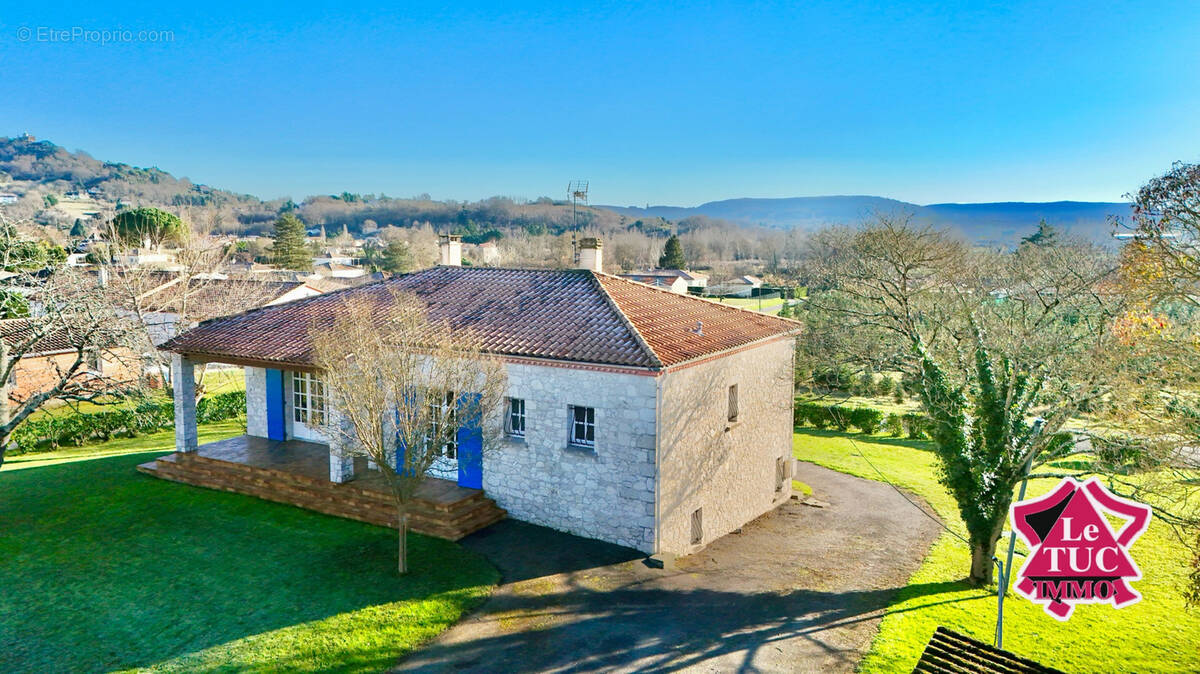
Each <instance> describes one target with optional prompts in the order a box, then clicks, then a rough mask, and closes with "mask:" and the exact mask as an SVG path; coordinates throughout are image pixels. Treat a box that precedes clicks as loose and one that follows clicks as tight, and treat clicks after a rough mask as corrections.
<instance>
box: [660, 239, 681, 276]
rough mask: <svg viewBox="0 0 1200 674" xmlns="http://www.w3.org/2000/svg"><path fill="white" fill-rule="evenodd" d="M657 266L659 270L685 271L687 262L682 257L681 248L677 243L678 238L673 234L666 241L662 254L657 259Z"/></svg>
mask: <svg viewBox="0 0 1200 674" xmlns="http://www.w3.org/2000/svg"><path fill="white" fill-rule="evenodd" d="M658 266H659V268H660V269H686V268H687V260H686V259H684V257H683V246H682V245H681V244H680V243H679V237H678V236H675V235H674V234H672V235H671V238H669V239H667V245H666V246H663V254H662V256H661V257H659V258H658Z"/></svg>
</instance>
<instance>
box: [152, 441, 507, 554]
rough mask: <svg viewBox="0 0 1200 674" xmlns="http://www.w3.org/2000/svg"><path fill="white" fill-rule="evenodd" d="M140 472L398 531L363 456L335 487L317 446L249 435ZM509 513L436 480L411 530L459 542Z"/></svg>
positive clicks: (382, 486) (416, 506)
mask: <svg viewBox="0 0 1200 674" xmlns="http://www.w3.org/2000/svg"><path fill="white" fill-rule="evenodd" d="M138 470H139V471H141V472H143V473H146V474H147V475H153V476H155V477H159V478H163V479H165V480H172V481H174V482H182V483H185V484H190V485H194V486H198V487H207V488H209V489H219V490H222V491H231V492H236V493H239V494H247V495H249V496H256V497H258V498H261V499H265V500H267V501H275V502H278V503H287V504H290V505H294V506H298V507H301V508H307V509H309V510H315V511H317V512H321V513H325V514H327V515H335V516H337V517H345V518H347V519H352V520H358V521H360V522H369V523H371V524H379V525H383V526H389V527H392V528H395V527H396V508H395V506H394V505H393V503H392V496H391V494H390V493H389V492H388V488H387V485H386V483H385V482H384V479H383V477H382V475H380V473H379V471H376V470H369V469H368V468H367V461H366V458H364V457H357V458H356V459H355V464H354V474H355V478H354V479H353V480H352V481H350V482H345V483H342V484H337V483H334V482H330V481H329V448H328V447H327V446H325V445H322V444H317V443H314V442H303V441H301V440H284V441H277V440H268V439H266V438H258V437H254V436H250V435H242V436H238V437H236V438H229V439H228V440H221V441H219V442H211V443H208V444H205V445H200V447H199V449H198V450H197V451H196V452H194V453H185V454H181V453H179V452H176V453H174V454H168V455H167V456H163V457H160V458H159V459H157V460H156V461H151V462H149V463H144V464H142V465H140V466H138ZM506 515H507V513H505V512H504V510H503V509H501V508H500V507H499V506H497V505H496V502H495V501H493V500H492V499H490V498H487V497H486V496H484V494H483V491H481V490H479V489H467V488H465V487H460V486H458V485H457V484H455V483H453V482H451V481H449V480H439V479H437V478H432V477H431V478H426V480H425V481H424V483H422V485H421V488H420V490H419V491H418V495H417V499H416V500H415V501H414V503H413V505H412V508H411V510H410V514H409V526H410V528H411V529H412V530H413V531H416V532H418V533H422V534H427V535H429V536H437V537H438V538H446V539H449V540H452V541H456V540H458V539H460V538H462V537H463V536H466V535H468V534H471V533H473V532H475V531H478V530H480V529H483V528H484V527H487V526H489V525H491V524H494V523H495V522H498V521H500V520H502V519H504V517H505V516H506Z"/></svg>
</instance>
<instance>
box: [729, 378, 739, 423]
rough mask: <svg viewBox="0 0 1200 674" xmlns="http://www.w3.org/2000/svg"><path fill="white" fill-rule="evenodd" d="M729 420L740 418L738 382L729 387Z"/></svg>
mask: <svg viewBox="0 0 1200 674" xmlns="http://www.w3.org/2000/svg"><path fill="white" fill-rule="evenodd" d="M729 420H730V421H737V420H738V390H737V384H733V385H731V386H730V387H729Z"/></svg>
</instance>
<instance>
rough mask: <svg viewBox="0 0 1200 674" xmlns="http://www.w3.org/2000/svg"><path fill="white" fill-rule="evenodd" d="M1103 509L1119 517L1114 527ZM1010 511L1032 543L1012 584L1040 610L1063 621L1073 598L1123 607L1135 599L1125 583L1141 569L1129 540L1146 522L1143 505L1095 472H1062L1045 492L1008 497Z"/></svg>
mask: <svg viewBox="0 0 1200 674" xmlns="http://www.w3.org/2000/svg"><path fill="white" fill-rule="evenodd" d="M1106 513H1107V514H1109V515H1113V516H1115V517H1116V518H1118V519H1120V520H1122V521H1123V522H1122V524H1121V526H1120V528H1119V529H1118V530H1117V531H1113V528H1112V526H1111V525H1110V524H1109V521H1108V519H1107V518H1106V517H1105V514H1106ZM1010 517H1011V522H1012V526H1013V528H1014V529H1015V530H1016V532H1017V535H1019V536H1020V537H1021V540H1023V541H1025V543H1026V544H1027V545H1028V546H1029V548H1030V550H1031V551H1032V552H1031V553H1030V554H1029V556H1028V557H1027V558H1026V559H1025V563H1024V565H1022V566H1021V570H1020V571H1018V572H1017V582H1016V585H1015V586H1014V589H1015V590H1016V591H1017V593H1018V594H1020V595H1021V596H1023V597H1025V598H1027V599H1029V600H1030V601H1032V602H1034V603H1036V604H1041V605H1042V607H1043V608H1044V609H1045V610H1046V613H1049V614H1050V615H1052V616H1054V617H1055V618H1057V619H1058V620H1063V621H1065V620H1067V619H1068V618H1070V617H1071V613H1072V612H1073V611H1074V610H1075V605H1076V604H1112V606H1113V608H1124V607H1126V606H1129V605H1131V604H1135V603H1137V602H1138V601H1140V600H1141V598H1142V595H1141V594H1139V593H1138V591H1137V590H1135V589H1133V587H1131V586H1130V583H1131V582H1133V581H1136V580H1141V578H1142V572H1141V570H1140V569H1139V568H1138V565H1137V563H1136V562H1135V561H1133V556H1132V555H1131V554H1130V553H1129V548H1130V546H1132V545H1133V543H1134V541H1136V540H1137V539H1138V536H1141V535H1142V532H1144V531H1145V530H1146V527H1147V526H1149V525H1150V506H1147V505H1144V504H1141V503H1138V502H1136V501H1130V500H1128V499H1124V498H1121V497H1120V496H1116V495H1115V494H1113V493H1112V492H1110V491H1108V490H1107V489H1105V487H1104V485H1102V484H1100V482H1099V480H1097V479H1096V478H1092V479H1090V480H1088V481H1087V482H1084V483H1082V484H1081V483H1079V482H1077V481H1075V480H1073V479H1071V478H1069V477H1067V478H1063V480H1062V482H1060V483H1059V484H1058V486H1057V487H1055V488H1054V490H1053V491H1051V492H1050V493H1048V494H1046V495H1045V496H1040V497H1038V498H1033V499H1027V500H1025V501H1021V502H1019V503H1014V504H1013V506H1012V510H1011V512H1010Z"/></svg>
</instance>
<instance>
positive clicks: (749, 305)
mask: <svg viewBox="0 0 1200 674" xmlns="http://www.w3.org/2000/svg"><path fill="white" fill-rule="evenodd" d="M717 301H718V302H720V303H721V304H728V305H729V306H731V307H738V308H740V309H750V310H751V311H761V312H762V313H764V314H777V313H779V309H780V308H781V307H782V306H783V300H782V299H780V298H778V297H775V298H771V299H767V298H763V299H761V300H760V299H758V298H756V297H755V298H750V297H726V298H722V299H718V300H717Z"/></svg>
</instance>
